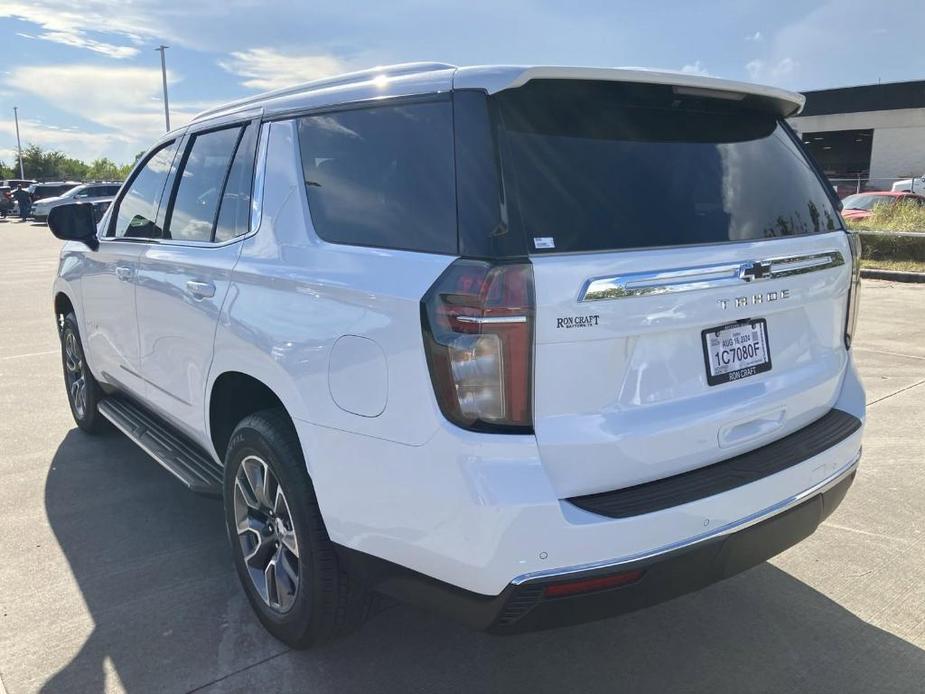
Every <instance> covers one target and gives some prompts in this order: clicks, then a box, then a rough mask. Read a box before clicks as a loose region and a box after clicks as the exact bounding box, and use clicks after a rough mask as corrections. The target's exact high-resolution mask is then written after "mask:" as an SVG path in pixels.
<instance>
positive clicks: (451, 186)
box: [299, 99, 457, 253]
mask: <svg viewBox="0 0 925 694" xmlns="http://www.w3.org/2000/svg"><path fill="white" fill-rule="evenodd" d="M299 143H300V146H301V151H302V167H303V170H304V174H305V188H306V191H307V193H308V204H309V210H310V212H311V218H312V223H313V224H314V227H315V231H316V232H317V233H318V235H319V236H320V237H321V238H323V239H325V240H326V241H331V242H334V243H344V244H352V245H359V246H379V247H384V248H396V249H405V250H412V251H428V252H432V253H455V252H456V247H457V243H456V188H455V185H456V184H455V178H454V170H453V119H452V109H451V105H450V101H449V100H448V99H447V100H439V101H427V102H417V103H405V104H396V105H394V106H378V107H371V108H361V109H355V110H349V111H338V112H333V113H326V114H321V115H315V116H309V117H306V118H302V119H300V121H299Z"/></svg>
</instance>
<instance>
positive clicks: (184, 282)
mask: <svg viewBox="0 0 925 694" xmlns="http://www.w3.org/2000/svg"><path fill="white" fill-rule="evenodd" d="M255 148H256V124H253V123H252V124H236V125H233V126H225V127H222V128H221V129H217V130H209V131H204V132H198V133H192V134H191V135H190V137H189V139H188V141H187V144H186V146H185V151H184V153H183V155H182V159H181V162H180V164H179V166H178V172H177V175H176V177H175V179H174V182H173V186H172V191H171V194H170V196H169V201H168V202H165V207H166V212H165V213H164V215H163V218H164V222H163V233H162V236H161V238H160V239H158V240H157V242H156V243H151V244H149V245H147V246H146V247H145V249H144V251H143V252H142V254H141V256H140V258H139V267H138V290H137V292H138V293H137V304H138V322H139V342H140V350H141V369H142V373H143V375H144V378H145V380H146V381H147V396H146V399H147V402H148V403H149V404H150V405H151V406H152V407H154V408H155V409H156V410H158V411H159V412H160V413H161V414H162V415H164V416H165V417H167V418H168V419H169V420H171V421H172V422H173V423H174V424H175V425H176V426H178V427H179V428H181V429H183V430H185V431H186V432H187V433H188V434H190V435H191V436H199V435H200V434H202V432H204V431H205V425H204V404H203V401H204V397H205V381H206V376H207V374H208V372H209V366H210V365H211V362H212V348H213V344H214V340H215V329H216V322H217V320H218V315H219V312H220V310H221V307H222V302H223V301H224V298H225V295H226V293H227V291H228V284H229V279H230V276H231V271H232V269H233V268H234V265H235V263H236V262H237V259H238V255H239V254H240V252H241V244H240V243H239V242H238V241H239V240H240V237H241V235H242V234H244V233H245V232H246V231H247V225H248V211H249V208H250V190H251V178H252V175H253V164H254V156H255Z"/></svg>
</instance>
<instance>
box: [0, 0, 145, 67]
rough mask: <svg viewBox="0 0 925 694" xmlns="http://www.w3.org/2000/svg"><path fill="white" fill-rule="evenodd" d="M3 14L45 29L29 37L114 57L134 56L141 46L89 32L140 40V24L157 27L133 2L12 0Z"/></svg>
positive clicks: (0, 14) (0, 13)
mask: <svg viewBox="0 0 925 694" xmlns="http://www.w3.org/2000/svg"><path fill="white" fill-rule="evenodd" d="M0 17H12V18H16V19H21V20H23V21H26V22H30V23H32V24H36V25H38V26H40V27H41V28H42V29H44V31H43V32H41V33H39V34H36V35H25V34H21V35H23V36H25V37H26V38H35V39H42V40H44V41H52V42H54V43H60V44H64V45H67V46H74V47H76V48H85V49H87V50H90V51H93V52H94V53H100V54H102V55H107V56H109V57H111V58H130V57H132V56H134V55H136V54H137V53H138V49H137V48H135V47H133V46H128V45H124V44H123V45H120V44H117V43H110V42H107V41H99V40H96V39H93V38H90V36H88V33H97V32H99V33H111V34H116V35H118V36H122V37H125V38H128V39H130V40H131V41H132V42H136V43H137V42H138V40H139V39H140V34H139V31H141V32H144V33H146V30H145V29H141V30H139V28H138V27H148V28H149V29H150V28H153V27H152V25H151V23H150V22H148V23H146V22H144V21H139V20H140V18H139V16H138V14H137V13H136V12H135V11H134V10H133V9H132V5H131V4H128V3H123V2H117V1H114V0H85V1H84V2H81V3H79V5H77V4H74V3H65V2H61V1H58V2H55V1H52V2H49V3H41V4H39V3H34V2H19V1H17V0H8V1H7V2H4V3H3V4H2V5H0Z"/></svg>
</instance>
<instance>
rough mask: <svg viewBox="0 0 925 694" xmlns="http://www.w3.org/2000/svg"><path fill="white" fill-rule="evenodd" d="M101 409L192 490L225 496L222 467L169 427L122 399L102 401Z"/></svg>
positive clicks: (101, 412)
mask: <svg viewBox="0 0 925 694" xmlns="http://www.w3.org/2000/svg"><path fill="white" fill-rule="evenodd" d="M97 409H98V410H99V411H100V414H101V415H103V416H104V417H105V418H106V419H108V420H109V421H110V422H112V423H113V425H114V426H115V427H116V429H118V430H119V431H121V432H122V433H123V434H125V435H126V436H128V437H129V438H130V439H131V440H132V441H134V442H135V443H137V444H138V445H139V446H140V447H141V449H142V450H143V451H144V452H145V453H147V454H148V455H150V456H151V457H152V458H154V459H155V460H156V461H157V462H158V463H160V464H161V465H162V466H163V467H165V468H166V469H167V470H168V471H169V472H171V473H172V474H173V475H174V477H176V478H177V479H178V480H180V481H181V482H183V484H185V485H186V486H187V487H189V489H190V491H193V492H195V493H197V494H205V495H208V496H221V495H222V467H221V465H219V464H218V463H216V462H215V461H214V460H212V458H211V457H210V456H209V455H207V454H206V453H205V452H204V451H203V450H202V449H200V448H199V446H197V445H196V444H194V443H192V442H190V441H188V440H187V439H186V437H185V436H183V435H181V434H179V433H177V432H176V431H175V430H174V429H173V428H172V427H171V426H170V425H169V424H166V423H165V422H163V421H161V420H160V419H159V418H157V417H156V416H154V415H152V414H151V413H150V412H148V411H147V410H145V409H143V408H141V407H139V406H138V405H136V404H135V403H133V402H131V401H129V400H127V399H125V398H121V397H118V396H112V397H108V398H106V399H104V400H102V401H101V402H100V403H99V405H97Z"/></svg>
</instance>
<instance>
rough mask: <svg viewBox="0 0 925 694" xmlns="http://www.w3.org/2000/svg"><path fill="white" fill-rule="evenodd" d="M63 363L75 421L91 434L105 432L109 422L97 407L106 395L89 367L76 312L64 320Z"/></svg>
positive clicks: (69, 400) (62, 335)
mask: <svg viewBox="0 0 925 694" xmlns="http://www.w3.org/2000/svg"><path fill="white" fill-rule="evenodd" d="M61 362H62V365H63V367H64V384H65V386H67V401H68V404H69V405H70V406H71V414H72V415H73V416H74V422H75V423H76V424H77V426H78V427H80V428H81V430H82V431H85V432H87V433H88V434H99V433H102V432H104V431H106V430H107V429H108V428H109V422H108V420H106V418H105V417H103V416H102V415H101V414H100V413H99V411H98V410H97V409H96V406H97V404H99V401H100V400H101V399H102V398H103V392H102V390H101V389H100V386H99V384H98V383H97V382H96V379H95V378H93V374H92V373H90V369H89V367H88V366H87V360H86V359H85V358H84V350H83V345H82V344H81V342H80V332H79V330H78V329H77V317H76V316H75V315H74V314H73V313H69V314H67V315H66V316H65V317H64V320H63V321H62V323H61Z"/></svg>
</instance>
